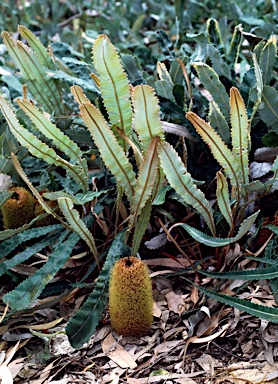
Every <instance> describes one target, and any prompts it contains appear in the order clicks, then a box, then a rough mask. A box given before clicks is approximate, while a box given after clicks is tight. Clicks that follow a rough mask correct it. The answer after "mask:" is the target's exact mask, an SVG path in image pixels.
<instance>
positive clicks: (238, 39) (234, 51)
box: [228, 24, 243, 69]
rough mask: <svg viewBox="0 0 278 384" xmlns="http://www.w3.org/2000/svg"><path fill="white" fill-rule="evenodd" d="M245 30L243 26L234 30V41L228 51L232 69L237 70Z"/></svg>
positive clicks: (238, 26)
mask: <svg viewBox="0 0 278 384" xmlns="http://www.w3.org/2000/svg"><path fill="white" fill-rule="evenodd" d="M242 33H243V29H242V26H241V24H239V25H237V26H236V27H235V29H234V33H233V37H232V41H231V44H230V48H229V51H228V59H229V62H230V65H231V68H233V69H235V65H236V63H237V60H238V55H239V52H240V47H241V43H242V40H243V34H242Z"/></svg>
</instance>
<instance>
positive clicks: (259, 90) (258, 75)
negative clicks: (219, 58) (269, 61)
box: [249, 53, 264, 147]
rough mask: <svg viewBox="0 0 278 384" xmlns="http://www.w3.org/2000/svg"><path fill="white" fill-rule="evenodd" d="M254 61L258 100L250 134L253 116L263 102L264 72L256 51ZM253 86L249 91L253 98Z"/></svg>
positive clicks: (254, 107)
mask: <svg viewBox="0 0 278 384" xmlns="http://www.w3.org/2000/svg"><path fill="white" fill-rule="evenodd" d="M253 63H254V72H255V77H256V88H257V100H256V101H255V104H254V106H253V110H252V116H251V117H250V120H249V136H250V130H251V128H250V127H251V123H252V121H253V118H254V116H255V114H256V112H257V110H258V108H259V106H260V104H261V102H262V95H263V86H264V85H263V78H262V73H261V69H260V67H259V64H258V61H257V56H256V54H255V53H253ZM251 92H252V88H250V92H249V97H250V98H251V94H252V93H251ZM249 147H251V139H250V137H249Z"/></svg>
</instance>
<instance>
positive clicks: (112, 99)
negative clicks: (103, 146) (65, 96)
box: [92, 35, 132, 150]
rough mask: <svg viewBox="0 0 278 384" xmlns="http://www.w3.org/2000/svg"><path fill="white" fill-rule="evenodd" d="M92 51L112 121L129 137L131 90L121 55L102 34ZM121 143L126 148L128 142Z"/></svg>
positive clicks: (102, 92) (105, 103) (104, 99)
mask: <svg viewBox="0 0 278 384" xmlns="http://www.w3.org/2000/svg"><path fill="white" fill-rule="evenodd" d="M92 53H93V62H94V66H95V69H96V71H97V72H98V74H99V78H100V89H101V94H102V98H103V101H104V105H105V107H106V109H107V113H108V115H109V120H110V123H111V125H115V126H117V127H119V128H120V129H121V130H122V131H123V132H124V133H125V134H126V135H127V136H128V137H129V136H130V135H131V126H132V109H131V101H130V90H129V83H128V78H127V75H126V73H125V72H124V70H123V66H122V64H121V61H120V58H119V55H118V53H117V51H116V49H115V47H114V46H113V44H112V43H111V41H110V40H109V38H108V37H107V36H106V35H100V36H99V37H98V38H97V39H96V41H95V44H94V46H93V51H92ZM121 144H122V145H123V148H124V149H125V150H126V149H127V144H126V143H125V142H124V141H123V140H122V143H121Z"/></svg>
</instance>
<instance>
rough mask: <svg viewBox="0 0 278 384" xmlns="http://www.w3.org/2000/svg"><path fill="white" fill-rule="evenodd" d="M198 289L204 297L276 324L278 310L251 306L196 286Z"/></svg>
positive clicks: (255, 305)
mask: <svg viewBox="0 0 278 384" xmlns="http://www.w3.org/2000/svg"><path fill="white" fill-rule="evenodd" d="M198 289H199V290H200V291H201V292H203V293H204V294H205V295H207V296H209V297H211V298H213V299H215V300H217V301H220V303H223V304H227V305H230V306H232V307H234V308H237V309H239V310H241V311H244V312H247V313H249V314H250V315H253V316H257V317H259V318H261V319H264V320H267V321H273V322H278V308H270V307H267V306H265V305H259V304H253V303H251V302H250V301H247V300H242V299H238V298H237V297H230V296H228V295H222V294H220V293H217V292H213V291H209V290H208V289H205V288H202V287H200V286H198Z"/></svg>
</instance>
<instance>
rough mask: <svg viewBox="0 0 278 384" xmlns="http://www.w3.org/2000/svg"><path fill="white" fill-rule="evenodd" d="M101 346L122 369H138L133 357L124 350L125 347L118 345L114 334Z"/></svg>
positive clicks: (107, 337) (110, 334)
mask: <svg viewBox="0 0 278 384" xmlns="http://www.w3.org/2000/svg"><path fill="white" fill-rule="evenodd" d="M101 346H102V350H103V352H104V353H105V354H107V356H108V357H109V358H110V359H111V360H113V361H114V362H115V363H117V364H118V365H119V366H120V367H121V368H132V369H134V368H136V367H137V364H136V362H135V360H134V359H133V357H132V356H131V355H130V354H129V353H128V352H127V351H126V350H125V349H124V347H122V346H121V345H119V344H118V343H117V341H116V339H114V337H113V335H112V333H109V335H108V336H106V338H105V339H104V340H103V342H102V344H101Z"/></svg>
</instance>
